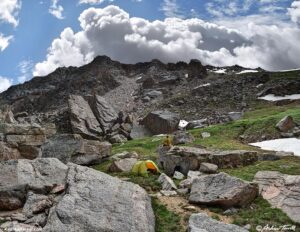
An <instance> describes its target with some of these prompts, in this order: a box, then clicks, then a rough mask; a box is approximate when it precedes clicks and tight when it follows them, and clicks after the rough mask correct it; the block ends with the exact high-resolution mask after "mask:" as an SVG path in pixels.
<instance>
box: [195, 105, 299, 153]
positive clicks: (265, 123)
mask: <svg viewBox="0 0 300 232" xmlns="http://www.w3.org/2000/svg"><path fill="white" fill-rule="evenodd" d="M287 115H290V116H292V117H293V118H294V120H295V121H297V122H300V106H299V105H294V104H293V105H288V106H283V107H278V106H268V107H265V108H262V109H257V110H254V111H251V112H247V113H246V114H245V115H244V118H243V119H242V120H238V121H235V122H231V123H227V124H224V125H213V126H210V127H207V128H204V129H195V130H191V133H192V134H193V135H194V136H195V137H196V141H195V144H199V145H203V146H205V147H209V148H215V149H221V150H238V149H252V150H253V149H255V148H253V147H251V146H248V145H247V144H244V143H243V142H242V141H241V140H240V138H239V136H240V135H244V136H245V137H246V138H250V139H251V140H256V139H257V140H258V139H260V137H261V136H262V135H266V136H268V137H270V138H276V137H278V136H279V132H278V131H277V129H276V128H275V125H276V124H277V122H279V121H280V120H281V119H282V118H283V117H284V116H287ZM202 132H209V133H210V134H211V137H209V138H205V139H202V138H201V133H202Z"/></svg>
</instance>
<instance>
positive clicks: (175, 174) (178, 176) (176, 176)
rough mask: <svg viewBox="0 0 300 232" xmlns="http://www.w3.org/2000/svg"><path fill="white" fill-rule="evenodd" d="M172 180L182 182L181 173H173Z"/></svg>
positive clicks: (182, 176)
mask: <svg viewBox="0 0 300 232" xmlns="http://www.w3.org/2000/svg"><path fill="white" fill-rule="evenodd" d="M173 178H174V179H176V180H183V179H184V175H183V174H182V173H181V172H178V171H175V172H174V175H173Z"/></svg>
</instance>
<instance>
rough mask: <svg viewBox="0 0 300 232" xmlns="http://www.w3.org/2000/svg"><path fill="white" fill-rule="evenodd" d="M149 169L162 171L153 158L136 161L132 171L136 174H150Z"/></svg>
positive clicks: (157, 171)
mask: <svg viewBox="0 0 300 232" xmlns="http://www.w3.org/2000/svg"><path fill="white" fill-rule="evenodd" d="M148 170H149V171H151V172H156V173H159V172H160V171H159V169H158V167H157V166H156V164H155V163H154V162H153V161H152V160H146V161H138V162H136V163H135V164H134V165H133V167H132V170H131V172H132V173H134V174H136V175H141V176H148Z"/></svg>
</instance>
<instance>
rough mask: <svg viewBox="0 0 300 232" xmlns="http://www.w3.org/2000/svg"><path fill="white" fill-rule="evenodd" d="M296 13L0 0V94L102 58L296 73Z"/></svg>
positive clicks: (152, 0) (151, 3)
mask: <svg viewBox="0 0 300 232" xmlns="http://www.w3.org/2000/svg"><path fill="white" fill-rule="evenodd" d="M111 5H114V6H113V7H112V6H111ZM92 7H94V8H96V10H93V8H92ZM100 9H101V10H100ZM299 9H300V1H291V0H280V1H279V0H273V1H270V0H256V1H254V0H232V1H228V0H212V1H205V0H114V1H112V0H110V1H109V0H40V1H39V0H26V1H25V0H1V2H0V64H1V65H0V92H1V91H3V90H5V89H6V88H7V87H9V86H10V85H11V84H17V83H22V82H24V81H26V80H29V79H30V78H32V75H33V73H34V74H36V75H46V74H48V73H49V72H51V71H53V70H55V68H57V67H60V66H69V65H72V66H80V65H83V64H85V63H88V62H90V61H91V60H92V58H93V57H95V56H96V55H104V54H105V55H108V56H110V57H112V58H113V59H117V60H120V61H122V62H126V63H134V62H138V61H147V60H151V59H153V58H159V59H161V60H162V61H165V62H168V61H178V60H185V61H188V60H189V59H191V58H198V59H200V60H201V61H202V62H203V63H207V64H213V65H219V66H222V65H231V64H236V63H237V64H240V65H244V66H248V67H257V66H261V67H264V68H266V69H270V70H271V69H274V70H276V69H284V68H286V69H289V68H298V67H300V63H299V61H298V59H297V56H298V55H300V54H299V53H300V52H299V48H297V47H299V46H298V45H297V42H298V41H297V40H298V39H299V36H300V30H299V22H300V10H299ZM80 15H81V19H80V20H79V16H80ZM90 15H93V18H92V19H91V18H90ZM108 16H109V17H108ZM169 17H171V18H173V19H172V20H166V18H169ZM119 18H122V20H123V21H120V20H118V19H119ZM136 18H137V19H136ZM192 18H196V19H197V20H196V21H195V20H194V21H193V20H192ZM144 20H148V21H146V22H144ZM97 23H98V24H97ZM101 23H102V25H104V26H101ZM80 24H81V25H80ZM82 25H85V26H82ZM66 28H68V29H66ZM125 29H126V30H125ZM55 41H56V42H55ZM270 44H271V45H270ZM260 46H263V49H262V48H260ZM268 46H271V47H268ZM261 50H264V53H262V51H261ZM282 52H285V53H286V54H282ZM253 53H255V54H257V56H255V57H252V58H251V60H250V59H249V57H250V56H252V55H253ZM282 56H286V57H285V58H283V57H282Z"/></svg>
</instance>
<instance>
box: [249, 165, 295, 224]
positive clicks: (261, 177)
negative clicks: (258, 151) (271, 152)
mask: <svg viewBox="0 0 300 232" xmlns="http://www.w3.org/2000/svg"><path fill="white" fill-rule="evenodd" d="M254 182H256V183H258V185H259V192H260V194H261V195H262V197H263V198H264V199H266V200H267V201H268V202H269V203H270V204H271V205H272V206H273V207H276V208H279V209H282V211H283V212H285V213H286V214H287V215H288V216H289V217H290V218H291V219H292V220H293V221H294V222H297V223H300V175H298V176H296V175H286V174H282V173H280V172H273V171H260V172H257V173H256V175H255V177H254Z"/></svg>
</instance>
